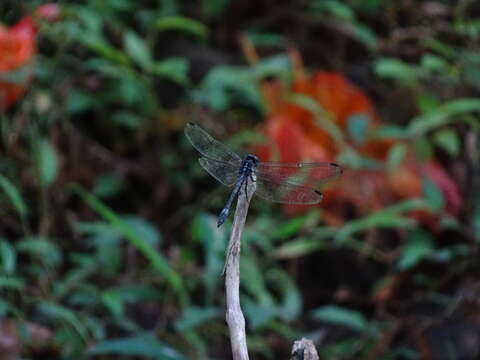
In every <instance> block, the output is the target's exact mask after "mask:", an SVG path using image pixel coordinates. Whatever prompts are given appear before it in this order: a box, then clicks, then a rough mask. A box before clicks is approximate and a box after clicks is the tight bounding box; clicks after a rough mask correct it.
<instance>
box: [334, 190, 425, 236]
mask: <svg viewBox="0 0 480 360" xmlns="http://www.w3.org/2000/svg"><path fill="white" fill-rule="evenodd" d="M419 209H422V210H427V209H428V205H427V203H426V202H425V201H424V200H423V199H411V200H405V201H402V202H400V203H398V204H395V205H391V206H389V207H386V208H384V209H382V210H379V211H376V212H374V213H373V214H370V215H367V216H365V217H363V218H360V219H356V220H352V221H349V222H348V223H346V224H345V225H344V226H343V227H342V228H341V229H340V230H339V231H338V232H337V233H336V235H335V241H338V242H343V241H346V240H347V239H349V238H350V237H351V236H352V235H354V234H356V233H358V232H362V231H366V230H369V229H375V228H408V227H413V226H415V224H416V222H415V221H414V220H413V219H411V218H409V217H406V216H405V215H403V214H405V213H407V212H410V211H412V210H419Z"/></svg>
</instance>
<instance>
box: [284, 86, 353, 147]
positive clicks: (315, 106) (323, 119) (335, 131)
mask: <svg viewBox="0 0 480 360" xmlns="http://www.w3.org/2000/svg"><path fill="white" fill-rule="evenodd" d="M286 101H287V102H289V103H292V104H295V105H297V106H300V107H302V108H304V109H305V110H308V111H310V112H311V113H312V114H313V115H314V116H315V121H316V122H317V123H318V125H319V126H320V127H321V128H322V129H323V130H325V131H326V132H328V133H329V134H330V135H331V136H332V137H333V138H334V139H335V141H336V142H337V143H338V144H343V143H344V139H343V132H342V131H341V130H340V128H338V127H337V125H336V123H335V121H333V119H332V118H331V117H330V116H329V114H328V113H327V112H326V111H325V109H323V108H322V107H321V106H320V104H319V103H318V101H316V100H315V99H313V98H312V97H310V96H307V95H303V94H292V95H289V96H288V98H287V99H286Z"/></svg>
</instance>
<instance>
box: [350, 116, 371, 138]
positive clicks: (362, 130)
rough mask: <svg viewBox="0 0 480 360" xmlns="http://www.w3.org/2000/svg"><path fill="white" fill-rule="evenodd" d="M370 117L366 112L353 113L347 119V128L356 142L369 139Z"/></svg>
mask: <svg viewBox="0 0 480 360" xmlns="http://www.w3.org/2000/svg"><path fill="white" fill-rule="evenodd" d="M369 123H370V118H369V117H368V116H367V115H365V114H353V115H351V116H349V117H348V119H347V130H348V134H349V135H350V138H351V139H352V140H353V141H354V142H355V143H356V144H363V143H364V142H365V140H366V139H367V130H368V125H369Z"/></svg>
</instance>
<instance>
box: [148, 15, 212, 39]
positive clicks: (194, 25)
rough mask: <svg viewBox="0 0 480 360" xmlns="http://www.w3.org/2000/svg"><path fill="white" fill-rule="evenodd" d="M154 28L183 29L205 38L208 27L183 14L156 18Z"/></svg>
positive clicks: (163, 29)
mask: <svg viewBox="0 0 480 360" xmlns="http://www.w3.org/2000/svg"><path fill="white" fill-rule="evenodd" d="M155 28H156V29H157V30H158V31H172V30H174V31H183V32H187V33H190V34H192V35H195V36H197V37H199V38H200V39H206V38H207V35H208V28H207V26H206V25H204V24H202V23H200V22H198V21H196V20H193V19H191V18H188V17H184V16H168V17H164V18H161V19H158V20H157V21H156V22H155Z"/></svg>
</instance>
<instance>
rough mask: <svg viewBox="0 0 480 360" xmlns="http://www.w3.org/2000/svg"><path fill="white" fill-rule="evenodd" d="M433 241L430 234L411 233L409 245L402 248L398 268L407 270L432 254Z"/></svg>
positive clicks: (421, 232)
mask: <svg viewBox="0 0 480 360" xmlns="http://www.w3.org/2000/svg"><path fill="white" fill-rule="evenodd" d="M433 250H434V248H433V241H432V238H431V236H430V234H428V233H426V232H425V231H421V230H417V231H413V232H411V233H410V235H409V237H408V241H407V243H406V244H405V245H404V246H403V247H402V250H401V253H400V258H399V259H398V264H397V266H398V268H399V269H400V270H407V269H410V268H412V267H413V266H415V265H417V264H418V263H419V262H420V261H422V260H423V259H425V258H426V257H427V256H429V255H430V254H432V252H433Z"/></svg>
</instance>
